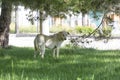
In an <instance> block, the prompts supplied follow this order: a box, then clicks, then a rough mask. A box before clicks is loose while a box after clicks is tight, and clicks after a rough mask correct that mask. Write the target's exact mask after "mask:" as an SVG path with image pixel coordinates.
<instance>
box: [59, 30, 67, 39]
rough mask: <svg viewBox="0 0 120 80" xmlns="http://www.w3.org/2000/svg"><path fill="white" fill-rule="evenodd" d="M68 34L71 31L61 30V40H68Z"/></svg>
mask: <svg viewBox="0 0 120 80" xmlns="http://www.w3.org/2000/svg"><path fill="white" fill-rule="evenodd" d="M68 35H69V32H66V31H61V32H58V35H57V37H58V38H59V40H66V39H67V36H68Z"/></svg>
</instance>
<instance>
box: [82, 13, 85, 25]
mask: <svg viewBox="0 0 120 80" xmlns="http://www.w3.org/2000/svg"><path fill="white" fill-rule="evenodd" d="M82 26H85V13H82Z"/></svg>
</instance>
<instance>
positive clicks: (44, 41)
mask: <svg viewBox="0 0 120 80" xmlns="http://www.w3.org/2000/svg"><path fill="white" fill-rule="evenodd" d="M68 35H69V33H68V32H66V31H60V32H58V33H55V34H53V35H49V36H48V35H44V34H37V35H36V37H35V39H34V49H35V52H34V57H36V55H37V53H38V52H39V54H40V55H41V58H44V54H45V48H50V49H52V50H53V57H59V49H60V46H61V44H62V42H63V41H64V40H66V39H67V36H68Z"/></svg>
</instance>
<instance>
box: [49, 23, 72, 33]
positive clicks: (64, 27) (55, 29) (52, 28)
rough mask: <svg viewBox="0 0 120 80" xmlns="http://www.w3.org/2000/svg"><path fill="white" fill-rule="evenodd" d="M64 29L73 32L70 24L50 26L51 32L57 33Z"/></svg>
mask: <svg viewBox="0 0 120 80" xmlns="http://www.w3.org/2000/svg"><path fill="white" fill-rule="evenodd" d="M63 30H65V31H68V32H73V28H71V27H68V26H60V25H58V26H53V27H51V28H50V32H51V33H56V32H59V31H63Z"/></svg>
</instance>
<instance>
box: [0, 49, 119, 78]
mask: <svg viewBox="0 0 120 80" xmlns="http://www.w3.org/2000/svg"><path fill="white" fill-rule="evenodd" d="M0 53H1V54H4V56H0V71H1V73H0V76H1V77H0V79H4V80H8V79H9V78H10V79H11V80H26V79H28V80H33V79H35V80H119V79H120V77H119V75H120V51H119V50H116V51H115V50H114V51H112V50H106V51H102V50H95V49H81V48H76V49H72V48H62V49H61V50H60V57H59V58H58V59H54V58H53V57H52V54H51V53H52V51H51V50H49V49H47V51H46V54H45V58H44V59H41V57H40V56H38V57H37V58H33V53H34V49H33V48H19V47H12V48H10V49H3V50H1V52H0Z"/></svg>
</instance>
